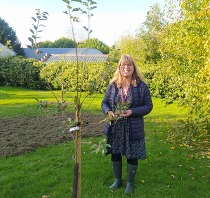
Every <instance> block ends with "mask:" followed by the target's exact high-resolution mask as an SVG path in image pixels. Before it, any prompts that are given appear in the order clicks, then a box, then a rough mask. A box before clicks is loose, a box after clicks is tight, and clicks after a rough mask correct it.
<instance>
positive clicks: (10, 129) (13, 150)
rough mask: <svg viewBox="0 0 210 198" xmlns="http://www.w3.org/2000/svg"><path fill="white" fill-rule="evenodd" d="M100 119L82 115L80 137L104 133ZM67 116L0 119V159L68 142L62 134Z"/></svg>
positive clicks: (67, 131)
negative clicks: (82, 121) (83, 121)
mask: <svg viewBox="0 0 210 198" xmlns="http://www.w3.org/2000/svg"><path fill="white" fill-rule="evenodd" d="M102 119H103V117H102V116H98V115H97V116H96V115H88V114H85V115H83V119H82V120H85V123H83V124H82V137H92V136H100V135H102V134H103V125H104V124H103V123H100V121H101V120H102ZM67 120H68V116H58V115H53V116H41V117H19V118H9V119H0V156H11V155H19V154H22V153H27V152H31V151H33V150H35V149H36V148H38V147H44V146H48V145H52V144H58V143H62V142H67V141H69V140H71V139H72V138H73V135H72V133H70V132H69V130H66V132H65V133H62V129H63V126H66V125H63V122H64V121H67Z"/></svg>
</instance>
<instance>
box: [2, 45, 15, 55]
mask: <svg viewBox="0 0 210 198" xmlns="http://www.w3.org/2000/svg"><path fill="white" fill-rule="evenodd" d="M15 55H16V53H15V52H13V51H12V50H11V49H9V48H8V47H6V46H4V45H2V44H1V43H0V57H7V56H15Z"/></svg>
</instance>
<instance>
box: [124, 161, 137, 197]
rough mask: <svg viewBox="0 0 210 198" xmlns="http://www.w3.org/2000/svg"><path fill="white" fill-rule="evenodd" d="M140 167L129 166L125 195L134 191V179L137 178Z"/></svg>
mask: <svg viewBox="0 0 210 198" xmlns="http://www.w3.org/2000/svg"><path fill="white" fill-rule="evenodd" d="M137 168H138V165H131V164H127V181H126V188H125V193H126V194H131V193H132V192H133V190H134V179H135V176H136V171H137Z"/></svg>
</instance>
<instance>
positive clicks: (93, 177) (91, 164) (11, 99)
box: [0, 87, 210, 198]
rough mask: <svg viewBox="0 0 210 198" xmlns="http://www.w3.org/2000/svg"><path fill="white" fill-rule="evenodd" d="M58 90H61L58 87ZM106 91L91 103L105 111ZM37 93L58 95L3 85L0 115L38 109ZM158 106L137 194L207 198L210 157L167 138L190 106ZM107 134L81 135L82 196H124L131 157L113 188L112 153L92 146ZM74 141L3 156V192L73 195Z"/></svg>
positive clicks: (3, 197)
mask: <svg viewBox="0 0 210 198" xmlns="http://www.w3.org/2000/svg"><path fill="white" fill-rule="evenodd" d="M57 94H58V96H59V92H57ZM102 97H103V96H102V95H98V96H97V97H96V99H95V100H94V101H93V103H92V104H91V105H90V106H89V107H88V105H86V107H88V110H91V113H95V114H100V102H101V99H102ZM34 98H38V99H43V100H44V99H47V100H53V96H52V97H51V93H49V92H43V91H32V90H24V89H14V88H2V87H0V107H1V108H0V115H1V117H2V118H5V117H12V116H27V115H31V114H34V115H39V114H40V113H37V112H36V111H35V109H36V106H37V104H36V101H35V100H34ZM153 103H154V109H153V111H152V113H150V114H149V115H148V116H146V117H145V128H146V129H145V131H146V145H147V160H144V161H139V167H138V173H137V176H136V180H135V192H134V194H133V195H131V197H137V198H139V197H140V198H180V197H181V198H188V197H189V198H193V197H194V198H208V197H210V190H209V184H210V174H209V172H210V163H209V159H208V158H194V157H192V156H193V153H192V151H190V150H187V149H186V148H183V147H176V146H174V145H172V144H170V143H169V142H168V141H167V133H168V125H169V123H173V122H175V121H176V119H177V118H179V117H185V116H186V111H185V110H184V109H182V108H179V107H177V106H176V105H175V104H172V105H170V106H167V107H165V105H164V103H163V102H162V101H161V100H160V99H153ZM103 138H104V136H101V137H92V138H84V139H83V140H82V142H83V144H82V198H94V197H95V198H111V197H114V198H119V197H128V196H126V195H125V194H124V186H125V177H126V174H125V173H126V160H125V159H124V161H123V180H124V184H123V187H122V188H119V189H117V190H115V191H113V192H112V191H110V190H109V188H108V187H109V185H110V184H111V183H112V182H113V175H112V169H111V163H110V156H103V155H102V154H101V153H98V154H95V153H93V152H92V150H91V146H92V144H93V143H98V142H99V141H100V140H102V139H103ZM74 150H75V144H74V141H69V142H67V143H62V144H58V145H54V146H48V147H45V148H39V149H37V150H36V151H34V152H31V153H28V154H22V155H19V156H13V157H0V175H1V176H0V198H41V197H42V196H43V195H48V196H49V197H50V198H68V197H71V194H72V186H73V167H74V160H73V159H74Z"/></svg>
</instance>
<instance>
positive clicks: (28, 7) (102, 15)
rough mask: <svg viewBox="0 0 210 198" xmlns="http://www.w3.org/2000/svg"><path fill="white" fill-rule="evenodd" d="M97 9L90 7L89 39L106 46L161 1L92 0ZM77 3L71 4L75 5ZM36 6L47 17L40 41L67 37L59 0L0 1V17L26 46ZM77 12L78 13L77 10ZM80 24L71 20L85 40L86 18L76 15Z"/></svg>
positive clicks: (131, 29)
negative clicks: (91, 14) (97, 40)
mask: <svg viewBox="0 0 210 198" xmlns="http://www.w3.org/2000/svg"><path fill="white" fill-rule="evenodd" d="M94 1H95V2H97V5H96V6H97V8H96V9H93V10H92V13H93V15H94V16H93V17H91V19H90V29H91V30H93V31H92V33H91V36H90V37H91V38H97V39H99V40H100V41H102V42H103V43H105V44H106V45H109V46H110V47H111V46H112V45H114V43H115V42H116V41H118V40H119V39H120V37H121V36H123V35H126V34H131V35H133V34H135V31H136V30H137V29H138V27H139V26H140V25H141V24H142V23H143V22H144V21H145V19H146V14H147V12H148V11H149V10H150V7H151V6H152V5H154V4H155V3H158V4H159V5H160V7H161V8H163V6H164V0H94ZM78 5H80V4H78V3H75V2H74V4H72V6H74V7H78ZM36 9H40V10H41V11H42V12H44V11H45V12H48V13H49V16H48V19H47V20H46V21H44V22H42V23H43V24H44V25H45V26H46V27H45V28H43V32H41V33H39V35H38V36H40V37H41V38H40V39H39V40H37V41H38V42H40V41H46V40H49V41H52V42H53V41H55V40H57V39H59V38H61V37H67V38H71V39H72V36H71V34H70V32H71V26H70V22H69V18H68V15H66V14H64V13H63V12H64V11H66V10H67V8H66V3H64V2H63V1H62V0H0V17H1V18H2V19H4V20H5V21H6V22H7V23H8V24H9V26H10V27H12V28H13V30H14V31H15V32H16V35H17V37H18V39H19V41H20V42H21V44H22V47H26V45H30V41H29V40H28V37H30V36H31V32H30V29H33V27H32V24H33V23H34V22H33V20H32V18H31V17H35V13H36ZM78 14H79V13H78ZM78 14H77V16H78V18H79V19H80V23H74V30H75V33H76V38H77V41H82V40H85V39H87V33H86V32H85V30H84V28H83V26H86V27H87V26H88V25H87V23H88V21H87V17H85V15H78Z"/></svg>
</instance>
